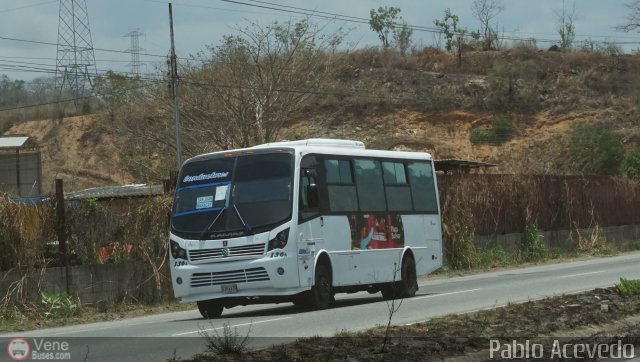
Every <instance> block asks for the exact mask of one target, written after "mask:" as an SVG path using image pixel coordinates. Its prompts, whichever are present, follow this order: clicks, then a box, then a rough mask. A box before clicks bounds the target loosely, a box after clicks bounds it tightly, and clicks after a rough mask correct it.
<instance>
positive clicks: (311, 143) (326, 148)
mask: <svg viewBox="0 0 640 362" xmlns="http://www.w3.org/2000/svg"><path fill="white" fill-rule="evenodd" d="M277 147H287V148H294V149H295V150H296V152H301V153H303V154H308V153H319V154H331V155H343V156H369V157H371V156H373V157H388V158H403V159H404V158H406V159H427V160H431V155H430V154H429V153H426V152H408V151H385V150H370V149H366V148H365V146H364V143H363V142H361V141H354V140H343V139H334V138H310V139H306V140H299V141H281V142H273V143H265V144H262V145H258V146H254V147H252V148H254V149H255V148H277Z"/></svg>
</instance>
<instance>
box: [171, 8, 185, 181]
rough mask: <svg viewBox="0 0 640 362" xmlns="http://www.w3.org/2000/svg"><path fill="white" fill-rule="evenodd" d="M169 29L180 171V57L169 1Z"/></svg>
mask: <svg viewBox="0 0 640 362" xmlns="http://www.w3.org/2000/svg"><path fill="white" fill-rule="evenodd" d="M169 31H170V34H171V70H170V72H171V93H172V96H173V108H174V109H175V118H176V155H177V156H176V162H177V165H178V167H177V170H178V171H179V170H180V166H182V140H181V138H180V102H179V101H178V59H177V57H176V47H175V43H174V40H173V10H172V8H171V3H169Z"/></svg>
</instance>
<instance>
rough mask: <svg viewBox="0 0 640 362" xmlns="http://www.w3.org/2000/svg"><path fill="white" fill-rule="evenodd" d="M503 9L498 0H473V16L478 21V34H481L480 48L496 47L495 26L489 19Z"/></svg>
mask: <svg viewBox="0 0 640 362" xmlns="http://www.w3.org/2000/svg"><path fill="white" fill-rule="evenodd" d="M503 10H504V6H503V5H502V2H501V1H500V0H474V1H473V8H472V9H471V11H472V12H473V16H474V17H475V18H476V19H478V21H479V22H480V34H481V36H482V49H483V50H491V49H497V47H498V31H497V26H495V27H494V26H492V25H491V21H492V20H493V19H494V18H495V17H496V16H498V14H500V13H501V12H502V11H503Z"/></svg>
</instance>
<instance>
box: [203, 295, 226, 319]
mask: <svg viewBox="0 0 640 362" xmlns="http://www.w3.org/2000/svg"><path fill="white" fill-rule="evenodd" d="M197 304H198V310H199V311H200V315H202V317H203V318H205V319H215V318H219V317H220V316H221V315H222V310H223V309H224V305H222V303H220V301H218V300H217V299H209V300H200V301H198V302H197Z"/></svg>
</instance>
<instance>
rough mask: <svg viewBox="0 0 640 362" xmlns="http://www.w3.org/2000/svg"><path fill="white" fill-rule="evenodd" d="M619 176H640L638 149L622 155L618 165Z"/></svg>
mask: <svg viewBox="0 0 640 362" xmlns="http://www.w3.org/2000/svg"><path fill="white" fill-rule="evenodd" d="M620 174H621V175H622V176H626V177H634V176H640V148H636V149H635V150H631V151H629V152H627V153H626V154H625V155H624V159H623V160H622V163H621V164H620Z"/></svg>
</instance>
